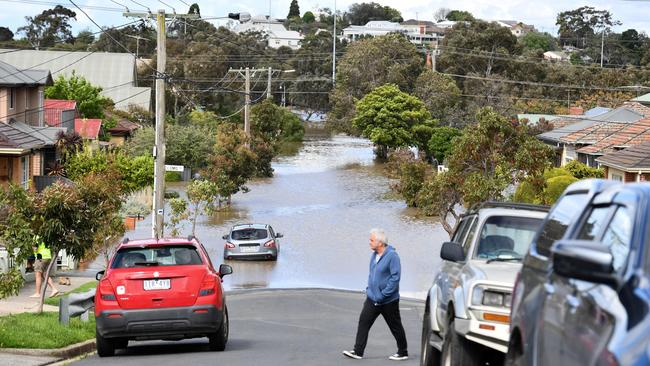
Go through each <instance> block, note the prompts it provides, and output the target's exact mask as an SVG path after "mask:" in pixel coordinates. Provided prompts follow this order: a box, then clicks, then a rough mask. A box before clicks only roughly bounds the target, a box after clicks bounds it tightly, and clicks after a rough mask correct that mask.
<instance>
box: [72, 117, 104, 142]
mask: <svg viewBox="0 0 650 366" xmlns="http://www.w3.org/2000/svg"><path fill="white" fill-rule="evenodd" d="M101 127H102V120H101V119H98V118H75V119H74V131H75V132H76V133H78V134H79V136H81V137H82V138H83V139H84V140H91V141H97V140H98V139H99V131H100V130H101Z"/></svg>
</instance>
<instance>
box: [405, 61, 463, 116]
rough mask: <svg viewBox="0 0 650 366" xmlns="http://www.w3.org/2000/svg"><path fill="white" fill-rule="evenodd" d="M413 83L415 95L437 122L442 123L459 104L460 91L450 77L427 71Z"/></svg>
mask: <svg viewBox="0 0 650 366" xmlns="http://www.w3.org/2000/svg"><path fill="white" fill-rule="evenodd" d="M415 83H416V85H417V86H416V87H415V95H416V96H417V97H418V98H420V99H422V101H423V102H424V104H425V105H426V107H427V110H429V112H430V113H431V115H432V116H433V118H435V119H437V120H438V121H441V122H443V123H444V122H445V120H446V118H447V117H448V115H449V114H451V112H452V111H453V110H454V109H456V108H457V107H458V105H459V104H460V102H461V91H460V89H459V88H458V86H457V85H456V82H455V81H454V79H452V78H451V77H450V76H447V75H443V74H440V73H437V72H433V71H431V70H428V69H427V70H425V71H423V72H422V74H420V76H419V77H418V79H417V81H416V82H415Z"/></svg>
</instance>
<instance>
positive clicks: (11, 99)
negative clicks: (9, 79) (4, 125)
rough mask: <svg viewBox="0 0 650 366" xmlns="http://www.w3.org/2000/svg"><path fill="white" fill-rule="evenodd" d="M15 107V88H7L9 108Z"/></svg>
mask: <svg viewBox="0 0 650 366" xmlns="http://www.w3.org/2000/svg"><path fill="white" fill-rule="evenodd" d="M14 108H16V88H9V109H14Z"/></svg>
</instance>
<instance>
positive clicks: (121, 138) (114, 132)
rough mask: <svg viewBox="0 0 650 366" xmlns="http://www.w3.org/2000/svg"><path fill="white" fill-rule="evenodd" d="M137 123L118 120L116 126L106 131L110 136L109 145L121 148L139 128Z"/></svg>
mask: <svg viewBox="0 0 650 366" xmlns="http://www.w3.org/2000/svg"><path fill="white" fill-rule="evenodd" d="M141 127H142V126H140V125H139V124H137V123H133V122H131V121H129V120H128V119H125V118H121V119H118V121H117V125H116V126H115V127H113V128H109V129H107V130H106V131H108V133H109V134H110V135H111V139H110V143H111V144H112V145H114V146H122V145H124V143H125V142H126V140H128V139H129V138H130V137H131V136H133V133H134V132H135V130H137V129H139V128H141Z"/></svg>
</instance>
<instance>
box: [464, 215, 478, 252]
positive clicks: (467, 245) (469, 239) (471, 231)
mask: <svg viewBox="0 0 650 366" xmlns="http://www.w3.org/2000/svg"><path fill="white" fill-rule="evenodd" d="M468 227H469V232H468V233H467V236H466V237H465V240H464V241H463V242H462V243H461V245H462V246H463V253H464V254H465V257H467V253H469V248H471V247H472V242H473V241H474V235H475V234H476V228H477V227H478V219H476V218H474V219H473V220H472V221H471V223H469V224H468Z"/></svg>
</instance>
